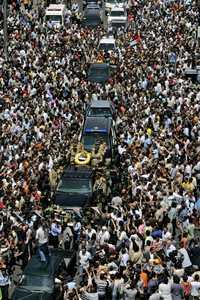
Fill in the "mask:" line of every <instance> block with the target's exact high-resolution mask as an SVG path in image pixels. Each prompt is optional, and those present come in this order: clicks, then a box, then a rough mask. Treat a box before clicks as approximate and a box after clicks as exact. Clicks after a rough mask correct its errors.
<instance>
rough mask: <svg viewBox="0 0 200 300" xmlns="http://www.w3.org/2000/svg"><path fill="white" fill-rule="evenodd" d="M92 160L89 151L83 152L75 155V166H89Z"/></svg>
mask: <svg viewBox="0 0 200 300" xmlns="http://www.w3.org/2000/svg"><path fill="white" fill-rule="evenodd" d="M90 160H91V153H89V152H87V151H82V152H80V153H77V154H76V155H75V160H74V161H75V164H76V165H87V164H89V162H90Z"/></svg>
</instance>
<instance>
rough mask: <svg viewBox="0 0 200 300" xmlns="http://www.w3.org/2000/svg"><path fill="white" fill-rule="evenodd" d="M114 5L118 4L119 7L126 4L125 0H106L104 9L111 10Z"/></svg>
mask: <svg viewBox="0 0 200 300" xmlns="http://www.w3.org/2000/svg"><path fill="white" fill-rule="evenodd" d="M115 6H118V7H120V8H123V7H126V6H127V1H126V0H106V1H105V11H106V12H108V11H110V10H112V9H113V8H114V7H115Z"/></svg>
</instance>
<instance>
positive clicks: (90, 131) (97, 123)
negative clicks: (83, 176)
mask: <svg viewBox="0 0 200 300" xmlns="http://www.w3.org/2000/svg"><path fill="white" fill-rule="evenodd" d="M115 142H116V135H115V130H114V127H113V121H112V119H111V118H108V117H87V118H86V120H85V124H84V128H83V132H82V137H81V143H82V144H83V145H84V149H85V150H87V151H91V150H92V149H93V148H94V146H95V145H97V144H102V143H106V145H107V156H108V157H112V153H113V150H114V146H115Z"/></svg>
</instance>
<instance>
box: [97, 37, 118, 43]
mask: <svg viewBox="0 0 200 300" xmlns="http://www.w3.org/2000/svg"><path fill="white" fill-rule="evenodd" d="M99 43H100V44H114V43H115V39H114V38H113V37H107V38H106V37H103V38H102V39H101V40H100V42H99Z"/></svg>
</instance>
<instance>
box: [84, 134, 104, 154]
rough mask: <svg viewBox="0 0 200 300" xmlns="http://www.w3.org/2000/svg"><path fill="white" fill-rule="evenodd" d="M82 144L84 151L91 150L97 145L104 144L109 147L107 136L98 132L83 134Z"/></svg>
mask: <svg viewBox="0 0 200 300" xmlns="http://www.w3.org/2000/svg"><path fill="white" fill-rule="evenodd" d="M82 142H83V144H84V146H85V147H86V149H89V150H91V149H92V148H93V147H94V146H95V145H96V144H97V143H99V144H102V143H106V145H107V146H108V147H109V139H108V135H107V134H102V133H99V132H92V133H89V134H84V136H83V141H82Z"/></svg>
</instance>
